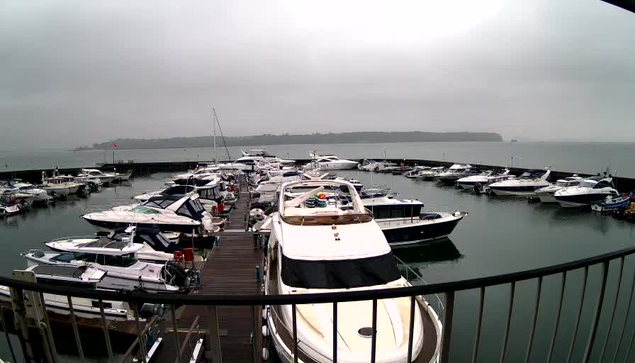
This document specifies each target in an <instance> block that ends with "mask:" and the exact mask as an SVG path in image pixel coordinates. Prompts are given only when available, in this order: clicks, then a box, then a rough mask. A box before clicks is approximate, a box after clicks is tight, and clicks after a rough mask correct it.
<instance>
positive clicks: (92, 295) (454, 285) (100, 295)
mask: <svg viewBox="0 0 635 363" xmlns="http://www.w3.org/2000/svg"><path fill="white" fill-rule="evenodd" d="M633 253H635V247H630V248H625V249H621V250H617V251H613V252H609V253H604V254H601V255H597V256H593V257H587V258H583V259H579V260H575V261H571V262H566V263H561V264H556V265H552V266H547V267H540V268H536V269H531V270H524V271H519V272H512V273H506V274H501V275H494V276H486V277H478V278H473V279H467V280H459V281H451V282H441V283H435V284H429V285H418V286H411V287H402V288H389V289H382V290H363V291H349V292H335V293H313V294H298V295H208V294H190V295H182V294H161V293H147V292H142V291H106V290H89V289H86V290H84V289H78V288H74V287H68V286H55V285H50V284H41V283H33V282H25V281H20V280H15V279H12V278H7V277H1V276H0V285H5V286H8V287H15V288H20V289H23V290H28V291H37V292H42V293H49V294H56V295H65V296H74V297H83V298H89V299H102V300H115V301H126V302H149V303H164V304H177V305H217V306H230V305H233V306H252V305H289V304H322V303H332V302H349V301H360V300H374V299H392V298H397V297H406V296H416V295H432V294H438V293H444V292H455V291H462V290H469V289H475V288H480V287H489V286H494V285H502V284H508V283H511V282H518V281H525V280H530V279H534V278H538V277H541V276H549V275H554V274H558V273H562V272H565V271H571V270H576V269H579V268H583V267H588V266H592V265H595V264H599V263H602V262H606V261H611V260H614V259H616V258H620V257H625V256H628V255H631V254H633Z"/></svg>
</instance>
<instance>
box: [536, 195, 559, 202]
mask: <svg viewBox="0 0 635 363" xmlns="http://www.w3.org/2000/svg"><path fill="white" fill-rule="evenodd" d="M553 194H554V193H536V195H538V199H540V202H541V203H558V201H557V200H556V198H555V197H554V196H553Z"/></svg>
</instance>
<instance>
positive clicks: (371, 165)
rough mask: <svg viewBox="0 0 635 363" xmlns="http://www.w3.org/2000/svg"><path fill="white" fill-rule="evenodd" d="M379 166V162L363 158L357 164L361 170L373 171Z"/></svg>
mask: <svg viewBox="0 0 635 363" xmlns="http://www.w3.org/2000/svg"><path fill="white" fill-rule="evenodd" d="M378 166H379V162H378V161H375V160H369V159H364V160H363V161H362V162H361V163H359V164H358V165H357V168H358V169H359V170H363V171H375V169H376V168H377V167H378Z"/></svg>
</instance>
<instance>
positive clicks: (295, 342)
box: [291, 304, 298, 363]
mask: <svg viewBox="0 0 635 363" xmlns="http://www.w3.org/2000/svg"><path fill="white" fill-rule="evenodd" d="M297 314H298V313H297V311H296V306H295V304H293V305H291V319H292V324H293V362H294V363H298V317H297Z"/></svg>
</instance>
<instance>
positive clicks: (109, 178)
mask: <svg viewBox="0 0 635 363" xmlns="http://www.w3.org/2000/svg"><path fill="white" fill-rule="evenodd" d="M77 176H78V177H80V178H82V179H85V178H97V179H99V181H101V182H102V183H104V184H109V183H112V182H113V181H114V180H115V179H116V178H117V174H116V173H108V172H104V171H101V170H99V169H82V170H81V171H80V172H79V174H77Z"/></svg>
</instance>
